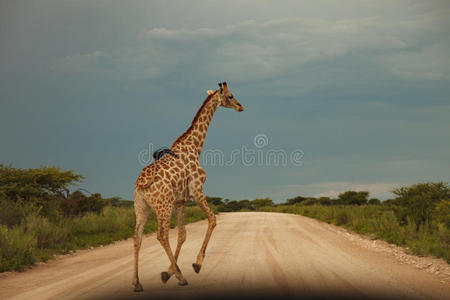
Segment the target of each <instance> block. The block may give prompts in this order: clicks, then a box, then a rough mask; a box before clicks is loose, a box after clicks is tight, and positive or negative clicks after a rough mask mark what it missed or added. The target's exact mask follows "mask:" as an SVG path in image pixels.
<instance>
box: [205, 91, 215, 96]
mask: <svg viewBox="0 0 450 300" xmlns="http://www.w3.org/2000/svg"><path fill="white" fill-rule="evenodd" d="M206 93H207V94H208V95H212V94H214V91H213V90H207V91H206Z"/></svg>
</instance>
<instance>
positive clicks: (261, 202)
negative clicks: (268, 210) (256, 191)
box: [250, 198, 273, 210]
mask: <svg viewBox="0 0 450 300" xmlns="http://www.w3.org/2000/svg"><path fill="white" fill-rule="evenodd" d="M250 203H251V205H252V207H253V209H255V210H258V208H260V207H263V206H273V201H272V199H270V198H263V199H255V200H252V201H250Z"/></svg>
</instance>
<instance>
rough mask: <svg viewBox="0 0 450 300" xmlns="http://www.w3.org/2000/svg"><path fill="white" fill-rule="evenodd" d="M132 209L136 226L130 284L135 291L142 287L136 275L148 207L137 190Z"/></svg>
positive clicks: (140, 289)
mask: <svg viewBox="0 0 450 300" xmlns="http://www.w3.org/2000/svg"><path fill="white" fill-rule="evenodd" d="M134 211H135V214H136V227H135V230H134V235H133V241H134V272H133V278H132V284H133V285H134V291H135V292H142V291H143V290H144V289H143V288H142V285H141V284H140V282H139V276H138V266H139V250H140V248H141V244H142V233H143V232H144V226H145V223H146V222H147V217H148V214H149V211H150V208H149V207H148V206H147V204H146V203H145V202H144V201H143V197H142V195H140V194H139V193H138V192H136V194H135V203H134Z"/></svg>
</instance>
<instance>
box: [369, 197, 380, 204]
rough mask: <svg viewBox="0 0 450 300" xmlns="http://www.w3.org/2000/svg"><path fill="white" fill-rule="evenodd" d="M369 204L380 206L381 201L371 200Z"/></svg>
mask: <svg viewBox="0 0 450 300" xmlns="http://www.w3.org/2000/svg"><path fill="white" fill-rule="evenodd" d="M369 204H371V205H380V204H381V201H380V199H377V198H371V199H370V200H369Z"/></svg>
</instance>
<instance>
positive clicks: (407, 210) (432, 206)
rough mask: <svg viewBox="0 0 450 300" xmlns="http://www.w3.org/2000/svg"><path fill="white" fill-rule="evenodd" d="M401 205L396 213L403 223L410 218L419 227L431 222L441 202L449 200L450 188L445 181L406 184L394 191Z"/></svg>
mask: <svg viewBox="0 0 450 300" xmlns="http://www.w3.org/2000/svg"><path fill="white" fill-rule="evenodd" d="M392 193H394V194H395V195H397V198H396V199H395V200H396V202H398V204H399V205H400V206H399V207H398V208H397V209H396V215H397V218H398V219H399V221H400V222H401V223H403V224H406V223H407V222H408V219H410V220H412V221H414V222H415V224H416V226H417V229H418V228H419V226H420V225H423V224H431V222H432V221H433V212H434V211H435V210H436V207H437V206H438V204H439V203H440V202H443V201H449V199H450V188H449V186H448V183H444V182H442V181H441V182H425V183H418V184H415V185H412V186H404V187H400V188H397V189H394V190H393V191H392Z"/></svg>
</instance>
